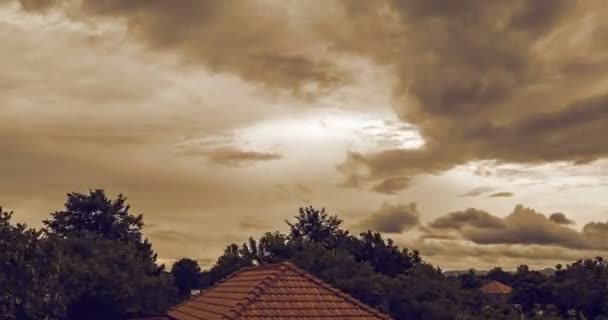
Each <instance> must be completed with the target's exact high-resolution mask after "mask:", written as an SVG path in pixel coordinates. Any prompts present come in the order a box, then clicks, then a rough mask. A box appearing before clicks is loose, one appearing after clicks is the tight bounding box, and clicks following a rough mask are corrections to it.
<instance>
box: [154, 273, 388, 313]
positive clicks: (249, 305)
mask: <svg viewBox="0 0 608 320" xmlns="http://www.w3.org/2000/svg"><path fill="white" fill-rule="evenodd" d="M167 316H168V318H166V319H171V320H262V319H268V320H272V319H276V320H279V319H281V320H381V319H383V320H391V318H390V317H389V316H388V315H385V314H383V313H381V312H379V311H378V310H376V309H374V308H371V307H369V306H367V305H365V304H363V303H362V302H359V301H358V300H356V299H355V298H353V297H351V296H349V295H347V294H345V293H343V292H341V291H340V290H338V289H335V288H333V287H332V286H330V285H329V284H326V283H325V282H323V281H321V280H319V279H317V278H315V277H314V276H312V275H310V274H308V273H307V272H305V271H303V270H301V269H300V268H298V267H296V266H295V265H293V264H291V263H289V262H283V263H278V264H272V265H265V266H260V267H251V268H244V269H242V270H239V271H237V272H235V273H233V274H232V275H230V276H228V277H226V278H225V279H224V280H222V281H220V282H219V283H218V284H216V285H214V286H213V287H211V288H209V289H207V290H205V291H203V292H202V293H200V294H199V295H197V296H194V297H192V298H190V299H188V300H186V301H184V302H183V303H181V304H179V305H177V306H175V307H173V308H172V309H171V310H169V312H168V314H167Z"/></svg>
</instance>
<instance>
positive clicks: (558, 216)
mask: <svg viewBox="0 0 608 320" xmlns="http://www.w3.org/2000/svg"><path fill="white" fill-rule="evenodd" d="M549 220H551V221H553V222H555V223H558V224H565V225H568V224H573V223H574V221H573V220H570V219H568V217H566V215H565V214H563V213H561V212H556V213H552V214H551V215H550V216H549Z"/></svg>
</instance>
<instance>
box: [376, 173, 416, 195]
mask: <svg viewBox="0 0 608 320" xmlns="http://www.w3.org/2000/svg"><path fill="white" fill-rule="evenodd" d="M410 181H411V179H410V178H407V177H397V178H389V179H386V180H384V181H382V182H380V183H378V184H377V185H375V186H374V187H373V188H372V190H374V191H376V192H380V193H385V194H391V195H394V194H397V192H399V191H401V190H404V189H406V188H408V187H409V186H410Z"/></svg>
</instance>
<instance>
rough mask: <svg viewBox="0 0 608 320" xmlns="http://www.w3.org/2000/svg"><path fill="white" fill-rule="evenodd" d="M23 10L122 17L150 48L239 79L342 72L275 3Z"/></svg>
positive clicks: (320, 78)
mask: <svg viewBox="0 0 608 320" xmlns="http://www.w3.org/2000/svg"><path fill="white" fill-rule="evenodd" d="M20 2H21V4H22V7H23V8H24V9H25V10H28V11H46V10H49V9H51V8H64V9H66V10H67V9H72V11H77V12H78V14H79V15H81V18H84V19H88V18H90V17H105V18H114V19H118V20H120V21H126V23H127V26H128V31H129V33H130V34H131V36H132V37H133V38H134V39H136V40H138V41H140V42H141V43H143V44H145V45H146V46H147V47H149V48H150V49H152V50H155V51H164V52H170V53H177V54H178V55H180V56H181V57H183V61H184V62H187V63H197V64H200V65H203V66H204V67H206V68H208V69H210V70H214V71H219V72H228V73H232V74H235V75H237V76H239V77H242V78H243V79H245V80H247V81H253V82H257V83H263V84H266V85H268V86H270V87H273V88H283V89H288V90H291V91H292V92H294V93H300V91H302V90H303V89H305V88H304V87H305V86H307V85H314V86H318V87H319V88H321V89H327V88H329V87H333V86H335V85H336V84H337V83H339V82H342V81H343V80H344V79H345V75H344V73H343V72H342V71H340V70H339V68H337V67H336V66H335V65H334V64H332V63H330V62H328V61H326V58H325V57H324V53H325V52H326V50H324V45H323V43H316V44H315V43H312V44H311V42H310V41H307V40H308V39H309V38H310V36H309V35H307V32H306V30H303V29H302V28H301V26H299V25H298V22H297V19H294V18H292V17H291V15H293V12H290V10H289V8H288V7H287V6H285V5H284V4H281V3H280V2H269V1H248V2H246V3H243V2H240V1H231V0H229V1H200V0H186V1H179V2H173V1H169V2H167V1H162V0H161V1H157V0H152V1H148V0H133V1H123V0H109V1H98V0H74V1H70V0H20Z"/></svg>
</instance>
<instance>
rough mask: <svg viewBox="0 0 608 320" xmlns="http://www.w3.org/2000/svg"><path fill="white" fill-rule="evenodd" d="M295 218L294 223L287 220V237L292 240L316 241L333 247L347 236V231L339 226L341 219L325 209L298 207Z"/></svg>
mask: <svg viewBox="0 0 608 320" xmlns="http://www.w3.org/2000/svg"><path fill="white" fill-rule="evenodd" d="M295 220H296V221H295V222H294V223H291V222H289V221H287V225H289V227H290V233H289V239H290V240H292V241H294V242H298V243H317V244H323V245H325V246H327V247H330V248H335V247H336V246H337V245H338V243H339V241H340V240H342V239H344V238H345V237H347V236H348V232H347V231H344V230H342V229H341V228H340V225H341V224H342V220H340V219H339V218H338V217H337V216H335V215H329V214H328V213H327V212H325V209H321V210H318V209H315V208H313V207H305V208H300V209H299V214H298V215H297V216H295Z"/></svg>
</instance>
